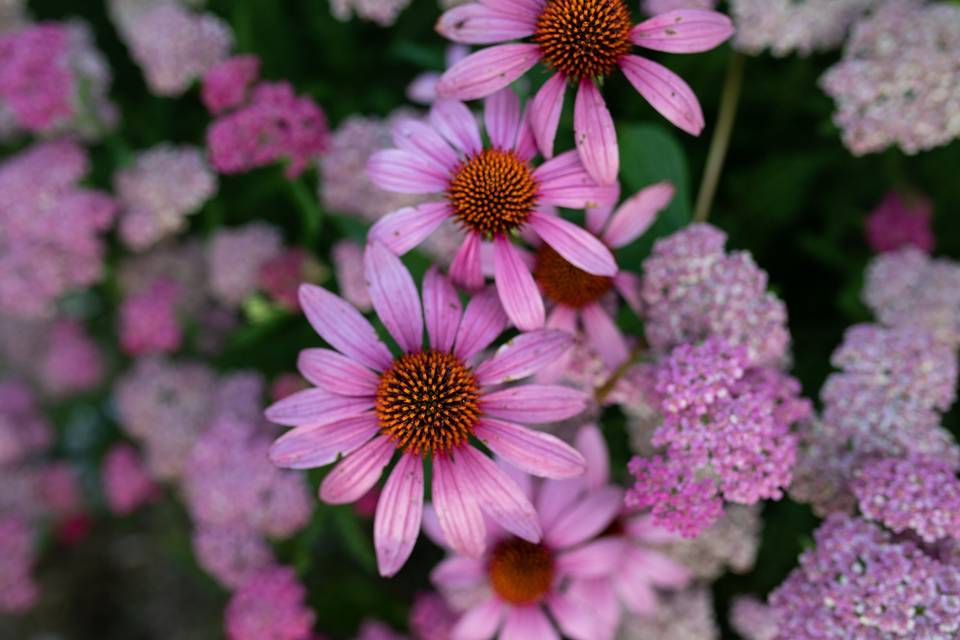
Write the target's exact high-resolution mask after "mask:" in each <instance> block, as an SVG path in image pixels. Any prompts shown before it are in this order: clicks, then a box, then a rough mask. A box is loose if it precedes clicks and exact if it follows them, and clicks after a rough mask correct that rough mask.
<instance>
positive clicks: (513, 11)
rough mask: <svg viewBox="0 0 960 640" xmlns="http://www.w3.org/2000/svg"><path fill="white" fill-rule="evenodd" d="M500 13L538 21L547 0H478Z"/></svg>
mask: <svg viewBox="0 0 960 640" xmlns="http://www.w3.org/2000/svg"><path fill="white" fill-rule="evenodd" d="M477 2H479V3H480V4H482V5H485V6H487V7H490V8H491V9H496V10H497V11H499V12H500V13H504V14H507V15H512V16H516V17H519V18H525V19H529V20H533V21H536V19H537V17H538V16H539V15H540V13H541V12H542V11H543V7H544V5H545V4H546V0H477Z"/></svg>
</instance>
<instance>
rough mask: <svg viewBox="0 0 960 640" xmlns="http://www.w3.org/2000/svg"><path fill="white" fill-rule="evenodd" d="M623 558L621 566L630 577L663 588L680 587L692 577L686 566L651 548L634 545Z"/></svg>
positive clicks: (686, 583) (684, 585)
mask: <svg viewBox="0 0 960 640" xmlns="http://www.w3.org/2000/svg"><path fill="white" fill-rule="evenodd" d="M623 560H624V565H623V568H624V569H626V572H627V575H630V576H631V578H632V579H634V580H642V581H644V582H649V583H650V584H652V585H654V586H657V587H661V588H664V589H682V588H683V587H686V586H687V585H688V584H689V583H690V581H691V580H692V579H693V574H692V573H691V571H690V570H689V569H688V568H687V567H685V566H684V565H682V564H680V563H679V562H677V561H676V560H674V559H673V558H670V557H669V556H666V555H664V554H662V553H660V552H659V551H654V550H653V549H643V548H640V547H634V548H632V549H630V551H629V552H628V553H627V554H626V555H625V557H624V558H623Z"/></svg>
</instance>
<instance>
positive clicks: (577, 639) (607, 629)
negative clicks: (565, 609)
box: [558, 578, 621, 640]
mask: <svg viewBox="0 0 960 640" xmlns="http://www.w3.org/2000/svg"><path fill="white" fill-rule="evenodd" d="M566 595H567V597H569V598H570V599H571V600H573V601H575V602H576V603H577V604H578V605H579V608H580V610H581V611H582V610H583V609H586V610H587V611H588V612H589V616H590V623H591V624H592V625H593V629H589V627H585V626H584V625H583V624H582V621H580V622H581V624H580V625H576V626H573V627H571V630H570V631H568V630H567V627H565V626H564V625H563V623H561V629H563V631H564V633H566V634H568V635H569V636H570V637H571V638H573V640H613V638H614V637H615V636H616V633H617V629H618V628H619V627H620V616H621V610H620V602H619V601H618V600H617V594H616V592H615V591H614V589H613V585H612V584H611V583H610V579H609V578H591V579H587V580H576V581H574V582H573V584H572V585H571V586H570V589H569V590H568V591H567V594H566ZM558 622H559V621H558ZM577 630H581V635H576V633H575V631H577ZM582 631H588V633H587V635H582Z"/></svg>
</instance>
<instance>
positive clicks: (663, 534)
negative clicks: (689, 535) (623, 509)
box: [624, 513, 683, 545]
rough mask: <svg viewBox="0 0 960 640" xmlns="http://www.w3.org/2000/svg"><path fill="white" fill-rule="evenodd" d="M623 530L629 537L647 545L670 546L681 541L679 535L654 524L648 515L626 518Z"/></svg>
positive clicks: (651, 517)
mask: <svg viewBox="0 0 960 640" xmlns="http://www.w3.org/2000/svg"><path fill="white" fill-rule="evenodd" d="M624 529H625V531H626V533H627V535H628V536H629V537H631V538H633V539H635V540H638V541H640V542H645V543H647V544H657V545H662V544H671V543H674V542H677V541H678V540H682V539H683V538H682V537H681V536H680V535H679V534H677V533H674V532H672V531H669V530H667V529H664V528H663V527H661V526H659V525H656V524H654V523H653V516H652V515H651V514H649V513H648V514H644V515H641V516H634V517H632V518H627V519H626V520H625V521H624Z"/></svg>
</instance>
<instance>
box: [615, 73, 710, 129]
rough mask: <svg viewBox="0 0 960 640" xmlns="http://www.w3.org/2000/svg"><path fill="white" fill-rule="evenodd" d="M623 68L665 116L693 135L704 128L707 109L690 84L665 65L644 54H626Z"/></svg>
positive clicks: (640, 90)
mask: <svg viewBox="0 0 960 640" xmlns="http://www.w3.org/2000/svg"><path fill="white" fill-rule="evenodd" d="M620 68H621V69H622V70H623V74H624V75H625V76H627V80H629V81H630V84H632V85H633V86H634V88H635V89H636V90H637V91H639V92H640V95H642V96H643V97H644V98H646V100H647V102H649V103H650V106H651V107H653V108H654V109H656V110H657V111H659V112H660V115H662V116H663V117H664V118H666V119H667V120H669V121H670V122H672V123H673V124H674V125H676V126H677V127H679V128H680V129H682V130H684V131H686V132H687V133H689V134H692V135H695V136H698V135H700V132H701V131H703V127H704V119H703V111H702V110H701V109H700V102H699V101H698V100H697V96H696V95H695V94H694V93H693V90H692V89H691V88H690V86H689V85H688V84H687V83H686V82H684V81H683V79H682V78H680V76H678V75H677V74H675V73H674V72H673V71H670V70H669V69H667V68H666V67H664V66H663V65H660V64H657V63H656V62H652V61H650V60H647V59H645V58H641V57H640V56H624V57H623V58H622V59H621V60H620Z"/></svg>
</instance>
